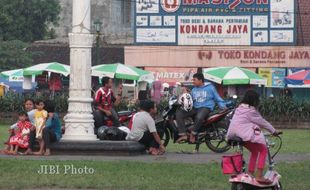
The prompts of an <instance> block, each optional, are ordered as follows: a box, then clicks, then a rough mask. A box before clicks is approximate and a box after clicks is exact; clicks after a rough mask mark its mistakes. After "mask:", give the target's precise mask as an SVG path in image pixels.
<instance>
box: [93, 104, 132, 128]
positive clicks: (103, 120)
mask: <svg viewBox="0 0 310 190" xmlns="http://www.w3.org/2000/svg"><path fill="white" fill-rule="evenodd" d="M135 113H137V111H136V110H132V111H120V112H118V116H119V122H120V123H121V126H127V123H128V122H129V121H130V119H131V118H132V117H133V115H134V114H135ZM93 115H94V120H95V134H97V130H98V128H99V127H101V126H108V127H113V126H114V124H113V120H112V119H111V118H109V117H106V116H103V115H102V114H100V113H99V112H96V111H95V112H94V113H93Z"/></svg>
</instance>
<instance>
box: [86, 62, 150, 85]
mask: <svg viewBox="0 0 310 190" xmlns="http://www.w3.org/2000/svg"><path fill="white" fill-rule="evenodd" d="M92 76H98V77H104V76H108V77H111V78H117V79H125V80H138V81H153V80H154V76H153V74H152V73H151V72H149V71H145V70H142V69H138V68H136V67H133V66H128V65H124V64H121V63H115V64H103V65H97V66H93V67H92Z"/></svg>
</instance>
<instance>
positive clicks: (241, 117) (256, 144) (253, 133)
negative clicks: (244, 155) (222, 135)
mask: <svg viewBox="0 0 310 190" xmlns="http://www.w3.org/2000/svg"><path fill="white" fill-rule="evenodd" d="M258 106H259V95H258V93H257V92H255V91H254V90H248V91H247V92H246V94H245V96H244V98H243V100H242V101H241V104H240V105H239V106H238V108H237V109H236V110H235V114H234V116H233V118H232V120H231V123H230V125H229V129H228V132H227V138H228V139H231V138H233V137H235V136H237V137H240V138H241V139H242V140H243V141H244V147H246V148H247V149H248V150H249V151H250V152H251V156H250V161H249V167H248V171H249V173H250V174H252V175H254V173H255V168H256V162H257V159H258V164H257V173H256V181H257V182H259V183H262V184H270V183H272V182H271V181H270V180H268V179H265V178H264V176H263V171H264V167H265V161H266V157H267V153H268V150H267V146H266V141H265V139H264V138H265V137H264V135H263V133H262V132H261V129H266V130H268V131H269V132H270V133H271V134H274V135H277V134H279V131H277V130H276V129H275V128H274V127H273V126H272V125H271V124H270V123H269V122H268V121H266V120H265V119H264V118H263V117H262V116H261V115H260V113H259V112H258V110H257V108H258Z"/></svg>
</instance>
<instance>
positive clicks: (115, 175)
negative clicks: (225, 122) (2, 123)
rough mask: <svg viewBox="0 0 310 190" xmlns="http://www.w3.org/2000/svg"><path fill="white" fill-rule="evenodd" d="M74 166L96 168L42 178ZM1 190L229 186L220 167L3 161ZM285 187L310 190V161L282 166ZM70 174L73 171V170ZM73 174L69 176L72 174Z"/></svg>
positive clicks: (156, 189) (0, 161)
mask: <svg viewBox="0 0 310 190" xmlns="http://www.w3.org/2000/svg"><path fill="white" fill-rule="evenodd" d="M42 164H52V165H59V166H60V168H62V167H63V165H66V164H69V165H71V164H73V165H74V167H75V168H79V167H85V166H86V167H88V168H94V169H95V173H94V174H89V175H86V174H84V175H72V174H64V169H60V173H61V174H59V175H42V174H41V175H40V174H38V173H37V170H39V168H40V165H42ZM0 168H1V171H0V179H1V183H0V189H23V188H35V187H36V188H43V187H44V188H46V187H49V188H80V189H86V188H96V189H108V190H123V189H124V190H125V189H126V190H131V189H132V190H134V189H141V190H180V189H191V190H200V189H210V190H225V189H229V188H230V185H229V183H228V182H227V179H228V177H227V176H224V175H222V174H221V171H220V165H219V164H218V163H211V164H194V165H193V164H177V163H175V164H171V163H169V164H168V163H135V162H100V161H87V162H86V161H20V160H15V159H10V160H8V159H0ZM277 168H278V170H279V172H280V173H282V174H283V176H284V177H283V179H282V180H281V181H282V184H283V186H284V187H285V189H287V190H291V189H292V190H293V189H298V190H309V189H310V181H309V176H310V161H307V162H299V163H289V164H288V163H280V164H279V165H278V166H277ZM70 171H71V170H70ZM69 173H70V172H69Z"/></svg>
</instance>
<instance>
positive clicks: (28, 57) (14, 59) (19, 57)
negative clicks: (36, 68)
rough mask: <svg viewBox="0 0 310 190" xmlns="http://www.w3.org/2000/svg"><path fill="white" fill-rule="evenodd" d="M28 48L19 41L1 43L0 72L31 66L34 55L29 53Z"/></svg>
mask: <svg viewBox="0 0 310 190" xmlns="http://www.w3.org/2000/svg"><path fill="white" fill-rule="evenodd" d="M27 47H28V44H27V43H25V42H22V41H19V40H13V41H0V72H1V71H5V70H11V69H19V68H25V67H28V66H30V65H31V63H32V61H33V60H32V56H33V53H30V52H27V51H26V49H27Z"/></svg>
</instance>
